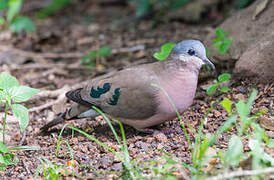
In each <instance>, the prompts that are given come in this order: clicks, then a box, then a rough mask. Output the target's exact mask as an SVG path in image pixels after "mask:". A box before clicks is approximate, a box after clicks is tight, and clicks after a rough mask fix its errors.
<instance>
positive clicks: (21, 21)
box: [10, 16, 36, 33]
mask: <svg viewBox="0 0 274 180" xmlns="http://www.w3.org/2000/svg"><path fill="white" fill-rule="evenodd" d="M10 28H11V30H12V31H13V32H16V33H20V32H21V31H22V30H24V31H26V32H28V33H30V32H33V31H35V29H36V28H35V25H34V24H33V23H32V21H31V20H30V19H29V18H28V17H25V16H19V17H16V18H15V19H14V20H13V21H12V22H11V25H10Z"/></svg>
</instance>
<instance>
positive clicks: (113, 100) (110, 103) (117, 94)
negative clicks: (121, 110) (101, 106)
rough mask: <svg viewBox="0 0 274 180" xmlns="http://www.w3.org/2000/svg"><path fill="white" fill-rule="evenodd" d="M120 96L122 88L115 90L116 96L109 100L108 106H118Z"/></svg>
mask: <svg viewBox="0 0 274 180" xmlns="http://www.w3.org/2000/svg"><path fill="white" fill-rule="evenodd" d="M119 96H120V88H116V89H115V90H114V95H113V96H112V99H110V100H109V102H108V104H109V105H112V106H114V105H116V104H117V103H118V99H119Z"/></svg>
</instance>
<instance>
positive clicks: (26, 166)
mask: <svg viewBox="0 0 274 180" xmlns="http://www.w3.org/2000/svg"><path fill="white" fill-rule="evenodd" d="M23 165H24V167H25V169H26V171H27V173H28V174H30V173H31V172H30V170H29V168H28V165H27V164H26V162H25V161H24V160H23Z"/></svg>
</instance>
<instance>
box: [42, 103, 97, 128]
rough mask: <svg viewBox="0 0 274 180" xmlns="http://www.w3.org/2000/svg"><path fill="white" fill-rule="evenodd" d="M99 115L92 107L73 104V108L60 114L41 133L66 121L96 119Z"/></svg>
mask: <svg viewBox="0 0 274 180" xmlns="http://www.w3.org/2000/svg"><path fill="white" fill-rule="evenodd" d="M98 115H99V114H98V113H97V112H96V111H94V110H93V109H90V107H87V106H83V105H79V104H73V105H72V106H71V107H69V108H67V110H66V111H65V112H64V113H61V114H59V115H58V116H57V117H56V118H55V119H54V120H52V121H50V122H49V123H47V124H46V125H44V126H43V127H42V128H40V131H41V132H46V131H47V130H48V129H49V128H51V127H53V126H55V125H57V124H60V123H63V122H65V121H66V120H75V119H81V118H86V117H92V118H95V117H96V116H98Z"/></svg>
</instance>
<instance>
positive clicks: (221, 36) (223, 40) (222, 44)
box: [213, 28, 233, 54]
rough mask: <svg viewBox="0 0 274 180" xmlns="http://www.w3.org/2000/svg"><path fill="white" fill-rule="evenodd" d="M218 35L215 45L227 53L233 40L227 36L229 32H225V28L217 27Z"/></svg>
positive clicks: (221, 52)
mask: <svg viewBox="0 0 274 180" xmlns="http://www.w3.org/2000/svg"><path fill="white" fill-rule="evenodd" d="M216 36H217V38H216V39H214V40H213V42H214V44H213V47H214V48H218V50H219V53H220V54H225V53H226V52H227V50H228V48H229V47H230V46H231V45H232V42H233V41H232V40H231V39H228V38H227V37H228V36H229V32H224V29H223V28H217V29H216Z"/></svg>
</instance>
